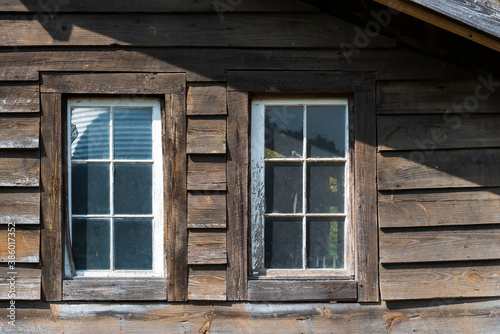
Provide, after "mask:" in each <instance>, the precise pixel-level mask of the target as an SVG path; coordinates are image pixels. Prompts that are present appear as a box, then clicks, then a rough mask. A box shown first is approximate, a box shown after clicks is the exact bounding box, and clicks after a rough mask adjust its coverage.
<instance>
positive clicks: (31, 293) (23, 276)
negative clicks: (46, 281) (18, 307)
mask: <svg viewBox="0 0 500 334" xmlns="http://www.w3.org/2000/svg"><path fill="white" fill-rule="evenodd" d="M40 276H41V272H40V269H36V268H20V267H16V268H14V270H11V269H9V268H8V267H0V299H1V300H39V299H40V294H41V293H40V282H41V281H40ZM12 277H14V278H15V297H14V298H12V295H11V293H10V282H11V281H9V279H10V278H12Z"/></svg>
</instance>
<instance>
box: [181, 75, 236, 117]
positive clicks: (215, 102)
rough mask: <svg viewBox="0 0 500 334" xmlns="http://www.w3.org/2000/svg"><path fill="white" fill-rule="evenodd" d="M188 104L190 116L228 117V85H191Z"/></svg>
mask: <svg viewBox="0 0 500 334" xmlns="http://www.w3.org/2000/svg"><path fill="white" fill-rule="evenodd" d="M186 104H187V107H186V109H187V114H188V115H226V114H227V106H226V85H224V84H209V85H207V84H200V83H193V84H190V85H189V87H188V92H187V101H186Z"/></svg>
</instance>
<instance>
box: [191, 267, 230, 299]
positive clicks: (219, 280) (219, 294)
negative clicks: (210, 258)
mask: <svg viewBox="0 0 500 334" xmlns="http://www.w3.org/2000/svg"><path fill="white" fill-rule="evenodd" d="M226 276H227V274H226V267H225V266H190V267H189V280H188V299H189V300H226V298H227V295H226Z"/></svg>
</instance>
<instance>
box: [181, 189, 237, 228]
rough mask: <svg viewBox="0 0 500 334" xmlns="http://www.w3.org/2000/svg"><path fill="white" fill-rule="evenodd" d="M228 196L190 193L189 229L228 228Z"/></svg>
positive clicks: (210, 193) (188, 198)
mask: <svg viewBox="0 0 500 334" xmlns="http://www.w3.org/2000/svg"><path fill="white" fill-rule="evenodd" d="M226 202H227V199H226V194H225V193H216V192H210V191H190V192H188V197H187V204H188V208H187V227H188V228H226Z"/></svg>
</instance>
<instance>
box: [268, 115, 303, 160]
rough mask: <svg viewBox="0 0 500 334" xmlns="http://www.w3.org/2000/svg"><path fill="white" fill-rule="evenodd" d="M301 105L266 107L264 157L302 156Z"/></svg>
mask: <svg viewBox="0 0 500 334" xmlns="http://www.w3.org/2000/svg"><path fill="white" fill-rule="evenodd" d="M303 110H304V108H303V107H266V113H265V115H266V116H265V124H266V125H265V126H266V132H265V137H264V140H265V153H264V154H265V157H266V158H285V157H286V158H297V157H302V147H303V144H302V143H303V134H302V133H303V128H304V125H303V120H304V111H303Z"/></svg>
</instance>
